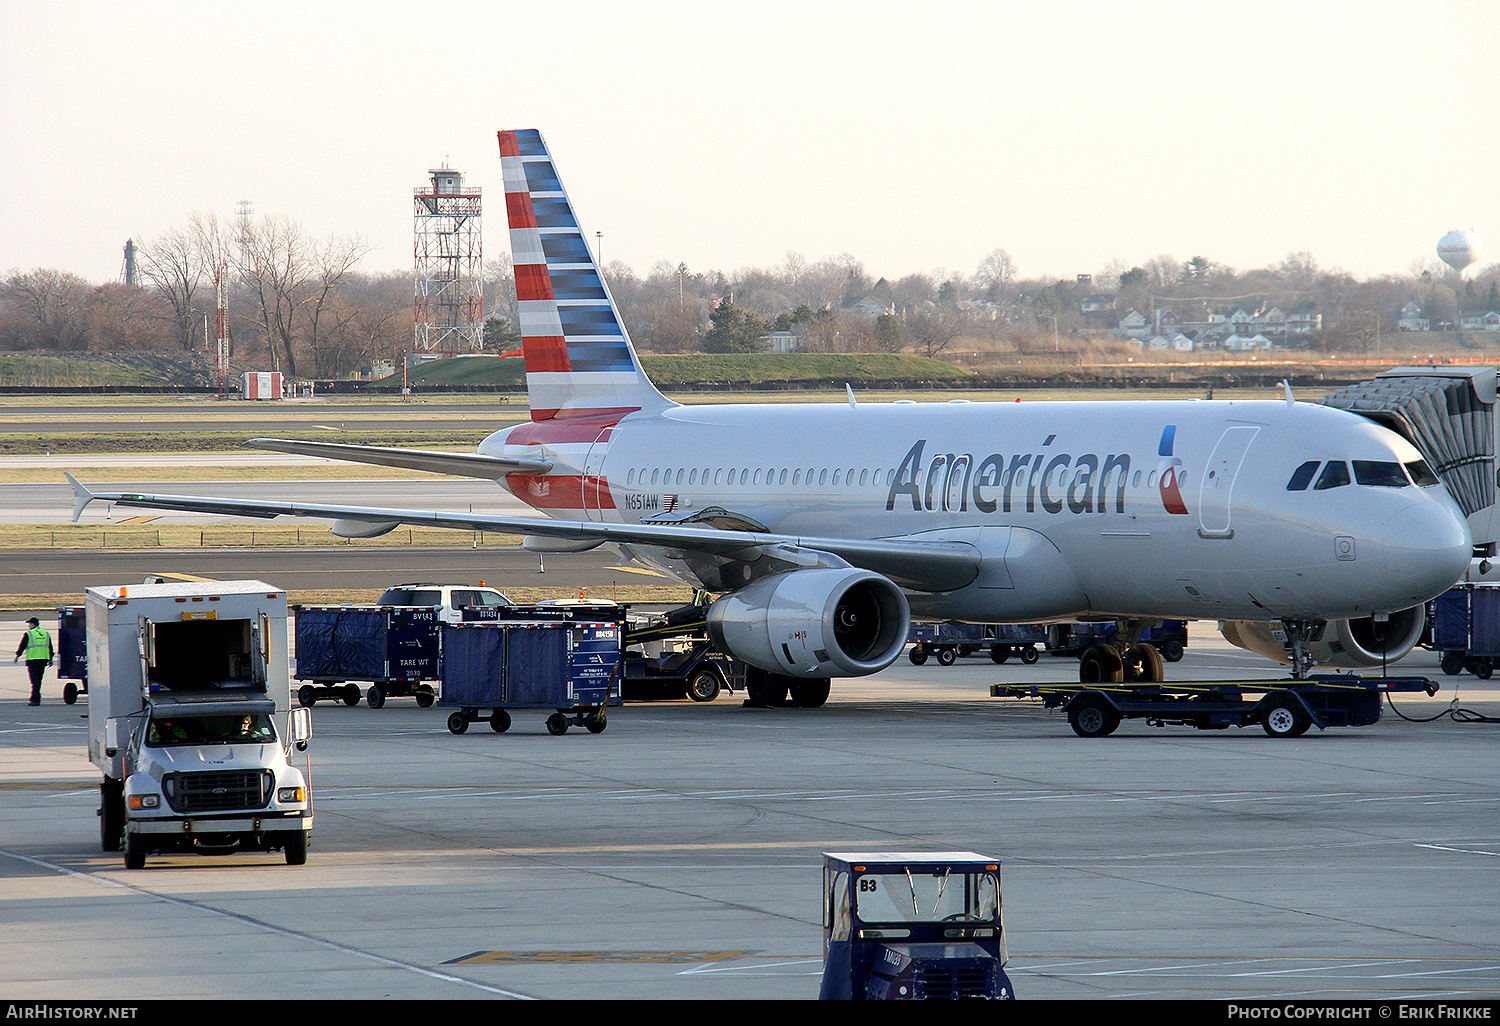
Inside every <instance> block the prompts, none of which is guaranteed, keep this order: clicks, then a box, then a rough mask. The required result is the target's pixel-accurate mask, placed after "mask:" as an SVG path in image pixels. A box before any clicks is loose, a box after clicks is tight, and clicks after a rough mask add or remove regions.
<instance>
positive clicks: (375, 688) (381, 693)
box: [365, 684, 385, 709]
mask: <svg viewBox="0 0 1500 1026" xmlns="http://www.w3.org/2000/svg"><path fill="white" fill-rule="evenodd" d="M365 701H366V702H369V703H370V708H371V709H380V708H382V707H384V705H385V690H384V689H383V688H381V686H380V685H379V684H371V685H370V690H368V691H366V692H365Z"/></svg>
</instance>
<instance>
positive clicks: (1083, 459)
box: [885, 434, 1130, 513]
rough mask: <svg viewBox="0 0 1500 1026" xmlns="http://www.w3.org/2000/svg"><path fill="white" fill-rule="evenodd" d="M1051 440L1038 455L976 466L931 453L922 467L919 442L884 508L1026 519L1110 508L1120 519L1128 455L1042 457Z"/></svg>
mask: <svg viewBox="0 0 1500 1026" xmlns="http://www.w3.org/2000/svg"><path fill="white" fill-rule="evenodd" d="M1056 438H1057V436H1056V435H1055V434H1054V435H1048V436H1047V440H1046V441H1045V442H1043V443H1042V445H1041V448H1042V449H1043V450H1044V451H1042V452H1038V453H1026V454H1020V455H1016V456H1012V457H1010V458H1009V460H1007V459H1006V457H1005V456H1002V455H1001V454H999V453H993V454H991V455H989V456H986V457H985V458H984V459H982V460H978V461H976V460H975V458H974V456H973V455H971V454H968V453H937V454H934V455H933V456H932V458H931V459H930V460H927V461H926V462H925V463H924V461H923V449H924V448H925V447H926V445H927V440H926V439H925V438H924V439H920V440H919V441H918V442H917V443H916V444H915V445H913V446H912V447H911V449H910V451H908V452H907V454H906V456H905V458H903V459H902V461H901V465H900V467H898V468H897V470H896V476H895V479H894V480H893V481H892V483H891V488H890V492H889V493H888V494H887V495H886V500H885V508H886V509H888V510H894V509H895V508H896V501H897V499H898V498H900V497H902V496H905V497H906V498H908V499H910V501H911V508H912V509H913V510H916V511H918V512H921V511H924V510H929V511H935V510H941V511H943V512H950V513H957V512H964V511H967V510H968V509H969V507H970V506H971V505H972V506H973V508H974V509H976V510H978V511H979V512H981V513H994V512H996V511H997V510H998V511H1000V512H1004V513H1010V512H1012V511H1019V510H1021V509H1022V508H1024V510H1025V511H1026V512H1027V513H1035V512H1037V510H1038V509H1041V510H1043V511H1045V512H1047V513H1061V512H1062V511H1063V509H1064V507H1066V508H1067V509H1068V510H1069V511H1070V512H1073V513H1107V512H1109V507H1110V506H1111V505H1113V507H1114V512H1116V513H1124V512H1125V485H1126V482H1127V480H1128V479H1129V477H1130V456H1129V454H1127V453H1116V454H1112V455H1108V456H1103V457H1100V456H1098V455H1096V454H1094V453H1084V454H1083V455H1080V456H1074V455H1072V454H1071V453H1050V452H1046V451H1045V450H1046V449H1047V447H1048V446H1050V445H1051V444H1052V442H1053V441H1054V440H1055V439H1056ZM1111 499H1112V500H1113V501H1112V502H1111Z"/></svg>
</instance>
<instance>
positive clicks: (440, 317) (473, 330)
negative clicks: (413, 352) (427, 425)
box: [413, 167, 484, 353]
mask: <svg viewBox="0 0 1500 1026" xmlns="http://www.w3.org/2000/svg"><path fill="white" fill-rule="evenodd" d="M428 174H430V175H431V176H432V184H431V185H429V186H427V187H425V188H422V187H419V188H417V189H416V190H414V198H415V203H414V204H413V206H414V211H415V215H416V217H415V232H414V236H415V245H414V247H413V249H414V264H415V270H416V338H415V344H416V348H417V349H418V350H419V351H421V352H443V353H463V352H474V353H477V352H479V351H480V350H481V349H483V348H484V301H483V288H484V260H483V248H482V246H481V223H480V222H481V217H480V215H481V203H480V194H479V189H478V187H477V186H476V187H466V186H465V185H464V176H463V172H462V171H455V170H453V169H452V168H448V167H441V168H437V169H436V170H432V171H429V172H428Z"/></svg>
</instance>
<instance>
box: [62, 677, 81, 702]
mask: <svg viewBox="0 0 1500 1026" xmlns="http://www.w3.org/2000/svg"><path fill="white" fill-rule="evenodd" d="M77 701H78V685H77V684H74V683H73V682H72V681H68V682H67V683H66V684H64V685H63V704H64V705H72V704H73V703H74V702H77Z"/></svg>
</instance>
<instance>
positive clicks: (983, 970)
mask: <svg viewBox="0 0 1500 1026" xmlns="http://www.w3.org/2000/svg"><path fill="white" fill-rule="evenodd" d="M1005 962H1006V954H1005V927H1004V923H1003V921H1002V915H1001V902H1000V861H999V860H998V859H993V858H989V857H987V856H984V855H979V854H976V853H974V852H969V851H958V852H825V853H824V855H823V984H822V988H821V990H820V992H819V995H818V996H819V998H821V999H823V1000H846V1001H847V1000H855V1001H864V1000H920V999H941V1000H950V999H954V998H994V999H1000V1000H1010V999H1013V998H1014V997H1015V991H1014V990H1013V989H1012V987H1011V983H1010V978H1009V977H1008V976H1006V974H1005Z"/></svg>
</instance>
